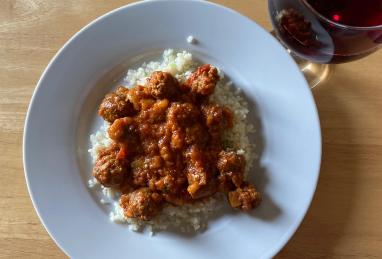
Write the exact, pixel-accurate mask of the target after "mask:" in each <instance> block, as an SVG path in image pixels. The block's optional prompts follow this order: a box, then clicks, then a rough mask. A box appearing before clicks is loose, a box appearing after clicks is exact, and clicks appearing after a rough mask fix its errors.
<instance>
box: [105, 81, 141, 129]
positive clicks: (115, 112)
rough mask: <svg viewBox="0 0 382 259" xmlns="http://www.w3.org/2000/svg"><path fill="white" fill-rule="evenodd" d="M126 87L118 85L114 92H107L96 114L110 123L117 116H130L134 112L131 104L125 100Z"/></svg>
mask: <svg viewBox="0 0 382 259" xmlns="http://www.w3.org/2000/svg"><path fill="white" fill-rule="evenodd" d="M127 92H128V89H127V88H124V87H119V88H118V90H117V91H116V92H115V93H113V92H112V93H109V94H107V95H106V96H105V98H104V99H103V101H102V103H101V105H100V107H99V109H98V114H99V115H100V116H101V117H102V118H103V119H104V120H105V121H108V122H110V123H112V122H113V121H115V120H116V119H118V118H123V117H126V116H131V115H134V114H135V113H136V111H135V110H134V107H133V104H132V103H131V102H130V101H128V100H127V95H126V94H127Z"/></svg>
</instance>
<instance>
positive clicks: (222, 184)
mask: <svg viewBox="0 0 382 259" xmlns="http://www.w3.org/2000/svg"><path fill="white" fill-rule="evenodd" d="M217 168H218V170H219V176H218V180H219V190H220V191H222V192H228V191H231V190H233V189H234V188H235V187H240V186H241V185H242V183H243V178H244V176H243V174H244V168H245V158H244V156H242V155H238V154H236V153H235V152H233V151H230V152H227V151H221V152H220V153H219V157H218V161H217Z"/></svg>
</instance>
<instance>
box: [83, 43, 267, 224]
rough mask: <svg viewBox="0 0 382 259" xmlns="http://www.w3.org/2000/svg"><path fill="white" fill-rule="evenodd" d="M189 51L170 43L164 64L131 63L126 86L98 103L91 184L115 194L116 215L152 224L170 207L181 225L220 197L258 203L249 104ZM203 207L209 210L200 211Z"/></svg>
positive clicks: (241, 204)
mask: <svg viewBox="0 0 382 259" xmlns="http://www.w3.org/2000/svg"><path fill="white" fill-rule="evenodd" d="M166 55H167V56H166ZM174 56H175V57H174ZM190 56H191V54H189V53H187V52H182V53H177V54H176V55H175V54H174V51H173V50H167V51H165V53H164V62H163V63H162V64H160V63H158V62H157V63H155V62H152V63H149V64H144V66H143V67H144V68H139V69H137V70H136V71H133V70H129V71H128V73H127V84H126V86H119V87H118V88H117V89H116V90H115V91H113V92H110V93H108V94H107V95H106V96H105V97H104V99H103V101H102V102H101V104H100V106H99V110H98V113H99V115H100V116H101V117H102V118H103V119H104V121H105V126H104V127H103V130H101V131H100V132H98V133H97V134H96V135H95V136H92V137H91V138H92V142H93V148H92V149H91V150H90V152H91V153H92V155H93V158H94V159H95V162H94V167H93V176H94V180H92V183H97V184H99V185H100V186H101V187H102V189H103V190H104V193H105V194H107V196H109V197H112V196H113V195H110V193H113V194H116V195H115V197H114V198H116V199H118V201H117V203H116V204H115V210H114V211H113V212H112V213H111V218H112V219H113V220H114V221H124V222H127V223H130V224H132V225H134V224H135V225H136V228H138V226H141V225H142V224H145V223H148V225H151V226H152V228H161V227H160V226H159V227H158V224H156V223H157V222H158V221H162V222H163V221H164V218H165V217H166V216H168V214H171V213H172V216H177V217H178V218H180V219H178V223H177V224H175V225H176V226H181V225H182V220H183V219H182V218H185V217H187V215H186V216H184V212H185V213H187V212H190V213H189V214H190V215H188V216H189V217H190V218H191V219H190V220H191V221H192V224H191V225H192V227H193V229H194V230H197V229H199V228H200V227H201V225H202V224H201V221H202V218H206V217H207V218H208V215H207V214H210V212H211V210H212V211H213V209H211V208H212V207H211V205H212V203H214V205H216V200H221V197H222V196H225V197H226V199H227V200H228V203H229V204H230V205H231V207H233V208H235V209H240V210H243V211H249V210H252V209H253V208H255V207H256V206H258V205H259V204H260V202H261V194H260V193H259V192H258V191H257V190H256V188H255V187H254V185H253V184H251V183H249V182H247V181H246V173H247V171H248V168H249V166H248V165H250V164H251V161H250V160H251V159H253V158H252V157H249V155H250V154H251V145H250V144H249V143H248V142H249V141H248V137H247V134H248V133H249V132H250V131H251V130H253V126H252V125H249V126H248V125H247V124H246V123H245V116H246V114H247V113H248V110H247V109H246V107H244V109H241V108H243V107H242V106H245V105H246V103H245V102H244V100H242V98H240V97H238V96H233V95H232V94H230V92H229V90H228V89H227V88H228V87H229V85H230V84H222V83H221V82H220V81H221V79H222V77H223V75H222V73H221V71H219V70H218V69H217V68H216V67H214V66H212V65H210V64H204V65H200V66H198V67H197V66H196V63H195V62H193V61H192V59H191V57H190ZM166 59H167V60H166ZM171 59H172V63H171ZM169 60H170V61H169ZM168 63H170V64H168ZM145 70H146V71H145ZM182 72H183V73H182ZM140 73H141V74H143V75H140ZM129 80H130V81H129ZM224 101H225V102H224ZM235 109H238V110H237V111H235ZM238 126H239V127H242V128H237V127H238ZM246 142H247V143H246ZM240 144H243V146H242V147H241V146H240ZM235 145H236V146H235ZM246 151H247V153H248V154H247V156H245V153H246ZM108 194H109V195H108ZM219 197H220V198H219ZM203 206H206V208H203ZM182 207H184V209H181V208H182ZM177 208H180V209H178V211H177ZM203 209H207V210H208V212H207V213H206V215H199V214H204V212H203ZM195 210H196V212H197V213H193V212H192V211H195ZM116 218H119V220H116ZM175 221H176V220H175ZM186 221H187V220H186ZM166 222H167V221H166ZM160 223H161V222H159V225H160ZM166 225H171V224H167V223H165V224H164V226H166ZM186 225H187V224H186ZM183 227H184V226H183ZM163 228H165V227H163Z"/></svg>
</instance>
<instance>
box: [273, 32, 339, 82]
mask: <svg viewBox="0 0 382 259" xmlns="http://www.w3.org/2000/svg"><path fill="white" fill-rule="evenodd" d="M271 34H272V35H273V36H274V37H275V38H276V39H277V40H278V38H277V36H276V33H275V32H274V31H271ZM280 43H281V44H282V42H281V41H280ZM283 46H284V47H285V45H283ZM285 48H286V47H285ZM286 50H287V51H288V52H289V54H290V55H291V56H292V58H293V59H294V61H295V62H296V63H297V65H298V66H299V68H300V70H301V72H302V73H303V74H304V76H305V79H306V81H307V82H308V84H309V86H310V88H311V89H313V88H314V87H316V86H317V85H319V84H322V83H324V82H325V81H327V80H328V79H329V77H330V75H331V74H332V72H333V65H330V64H319V63H313V62H311V61H309V60H306V59H302V58H300V57H298V56H296V55H295V54H294V53H293V51H291V50H290V49H288V48H286Z"/></svg>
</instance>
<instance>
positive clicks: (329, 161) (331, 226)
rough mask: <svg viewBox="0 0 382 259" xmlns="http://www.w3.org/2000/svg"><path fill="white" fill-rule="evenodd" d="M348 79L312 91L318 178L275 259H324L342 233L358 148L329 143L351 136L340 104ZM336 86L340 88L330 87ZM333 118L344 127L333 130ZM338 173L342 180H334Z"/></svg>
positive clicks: (350, 200)
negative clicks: (317, 117)
mask: <svg viewBox="0 0 382 259" xmlns="http://www.w3.org/2000/svg"><path fill="white" fill-rule="evenodd" d="M337 69H341V68H336V70H337ZM343 74H344V73H343ZM349 80H353V79H352V78H349V77H339V76H333V77H332V79H331V80H329V81H328V82H326V83H325V84H323V85H319V86H318V87H317V88H316V89H314V91H313V93H314V96H315V98H316V100H317V107H318V110H319V114H320V119H321V128H322V139H323V146H322V149H323V150H322V154H323V155H322V163H321V172H320V178H319V182H318V186H317V190H316V193H315V196H314V199H313V201H312V204H311V207H310V209H309V211H308V213H307V215H306V217H305V219H304V221H303V223H302V224H301V226H300V228H299V229H298V230H297V232H296V233H295V235H294V236H293V238H292V239H291V240H290V241H289V242H288V244H287V245H286V246H285V247H284V249H283V250H282V251H281V252H280V253H279V254H278V255H277V257H276V258H296V257H298V258H300V257H301V258H328V257H330V256H331V255H333V253H332V251H333V250H334V249H335V247H336V246H337V245H338V243H339V242H340V241H341V238H342V236H343V235H342V234H343V233H345V232H346V228H347V226H348V224H349V219H350V217H351V216H352V212H353V208H354V200H355V197H356V196H357V182H358V181H357V179H358V178H359V177H360V175H359V170H358V168H359V160H360V148H359V147H358V146H356V145H351V144H350V145H348V144H346V145H345V144H344V145H341V144H338V143H337V144H336V143H333V142H335V141H337V142H338V140H337V139H338V138H341V139H343V140H347V141H349V140H351V139H352V138H353V136H354V134H353V132H352V129H353V128H354V127H352V120H351V115H350V114H349V113H348V111H347V110H346V107H344V105H343V102H342V100H343V95H342V94H341V93H344V91H349V89H346V87H347V85H348V84H349ZM354 80H357V79H354ZM361 83H362V82H361V81H360V84H361ZM352 84H354V81H353V82H352ZM336 88H337V89H338V88H341V89H340V91H339V90H333V89H336ZM333 114H336V116H333ZM333 120H336V122H335V124H336V125H344V127H343V128H341V129H339V130H340V131H336V130H338V129H336V128H333V127H331V126H330V125H333ZM339 134H341V135H339ZM342 176H343V177H344V180H346V181H335V180H336V179H339V178H341V177H342ZM338 190H340V191H338ZM313 233H317V234H316V235H313ZM318 239H324V240H325V241H324V242H323V241H318Z"/></svg>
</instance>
